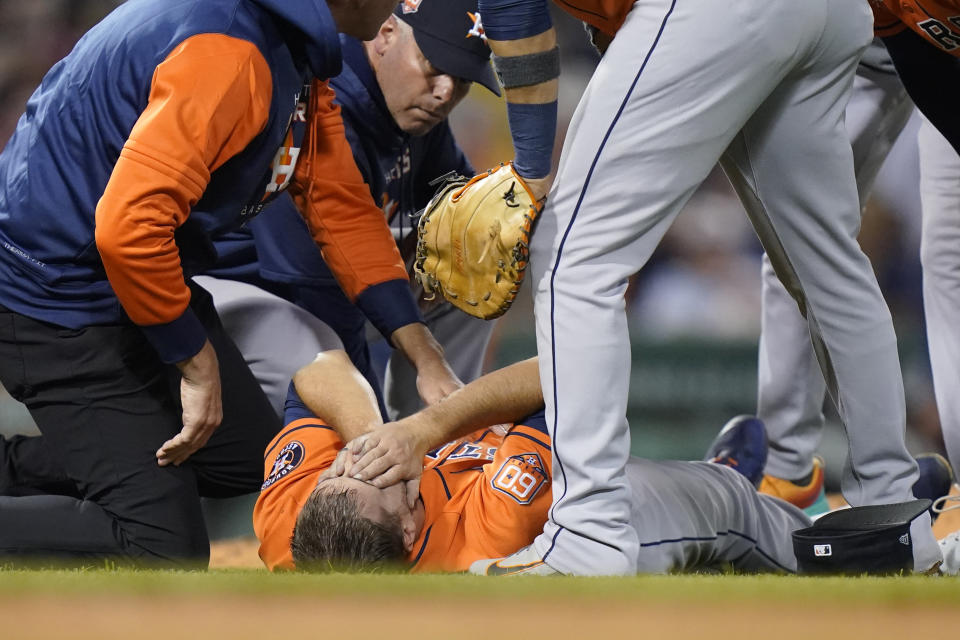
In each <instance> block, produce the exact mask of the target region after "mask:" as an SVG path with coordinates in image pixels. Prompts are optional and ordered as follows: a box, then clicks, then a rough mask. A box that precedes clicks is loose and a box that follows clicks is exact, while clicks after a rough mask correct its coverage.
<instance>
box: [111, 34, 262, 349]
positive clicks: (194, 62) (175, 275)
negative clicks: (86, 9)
mask: <svg viewBox="0 0 960 640" xmlns="http://www.w3.org/2000/svg"><path fill="white" fill-rule="evenodd" d="M272 82H273V81H272V77H271V73H270V68H269V66H268V65H267V62H266V60H265V59H264V58H263V55H262V54H261V53H260V52H259V51H258V50H257V48H256V46H254V45H253V44H252V43H250V42H247V41H245V40H241V39H238V38H233V37H230V36H225V35H222V34H200V35H196V36H193V37H191V38H188V39H187V40H185V41H183V42H182V43H181V44H180V45H179V46H178V47H177V48H176V49H174V50H173V51H172V52H171V53H170V55H169V56H168V57H167V58H166V60H164V61H163V62H162V63H161V64H160V65H158V66H157V68H156V71H155V72H154V75H153V82H152V86H151V90H150V97H149V102H148V104H147V108H146V109H145V110H144V112H143V113H142V114H141V115H140V118H139V119H138V120H137V122H136V124H135V125H134V127H133V129H132V131H131V132H130V136H129V137H128V139H127V142H126V144H124V146H123V149H122V151H121V152H120V157H119V159H118V160H117V164H116V165H115V166H114V169H113V173H112V174H111V176H110V180H109V182H108V183H107V187H106V189H105V191H104V193H103V196H102V197H101V199H100V202H99V203H98V205H97V210H96V243H97V248H98V250H99V251H100V255H101V258H102V260H103V264H104V267H105V269H106V272H107V277H108V278H109V280H110V284H111V286H112V287H113V289H114V291H115V292H116V295H117V298H118V299H119V300H120V304H122V305H123V308H124V310H126V312H127V314H128V315H129V316H130V318H131V319H132V320H133V321H134V322H135V323H137V324H139V325H142V326H145V327H146V328H147V329H149V330H147V331H146V333H147V337H148V338H150V339H151V342H152V343H153V344H154V346H155V347H157V349H158V351H159V352H160V355H161V357H162V358H163V360H164V361H165V362H176V361H179V360H183V359H185V358H187V357H190V356H192V355H194V354H195V353H196V352H197V351H199V350H200V348H201V347H202V346H203V343H204V341H205V339H206V336H205V334H204V332H203V329H202V327H201V326H200V324H199V321H197V320H196V318H195V317H194V316H193V314H192V312H190V310H189V308H188V304H189V302H190V291H189V290H188V289H187V286H186V284H185V282H184V278H183V271H182V269H181V266H180V256H179V252H178V250H177V246H176V244H175V242H174V237H173V234H174V231H175V230H176V228H177V227H179V226H180V225H182V224H183V223H184V221H185V220H186V219H187V216H188V215H189V214H190V210H191V208H192V207H193V206H194V205H195V204H196V203H197V201H198V200H199V199H200V197H201V196H202V195H203V192H204V190H205V189H206V188H207V185H208V183H209V182H210V174H211V173H212V172H213V171H215V170H216V169H217V168H218V167H220V166H221V165H222V164H223V163H224V162H226V161H227V160H229V159H230V158H231V157H233V156H234V155H236V154H237V153H239V152H240V151H241V150H243V149H244V148H245V147H246V146H247V145H248V144H249V143H250V141H251V140H252V139H253V138H254V137H256V136H257V135H258V134H259V133H260V131H262V130H263V128H264V126H265V125H266V123H267V120H268V117H269V111H270V101H271V97H272V91H273V89H272Z"/></svg>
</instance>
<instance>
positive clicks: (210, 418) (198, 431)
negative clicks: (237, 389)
mask: <svg viewBox="0 0 960 640" xmlns="http://www.w3.org/2000/svg"><path fill="white" fill-rule="evenodd" d="M177 367H178V368H179V369H180V372H181V373H182V374H183V378H182V379H181V380H180V402H181V404H182V405H183V429H181V430H180V433H178V434H177V435H175V436H174V437H172V438H170V439H169V440H167V441H166V442H164V443H163V444H162V445H161V446H160V449H158V450H157V463H158V464H159V465H160V466H161V467H164V466H166V465H168V464H173V465H179V464H181V463H183V462H184V461H186V459H187V458H189V457H190V456H191V455H193V454H194V453H195V452H196V451H197V450H199V449H200V448H201V447H203V446H204V445H205V444H207V441H208V440H209V439H210V436H212V435H213V432H214V431H215V430H216V429H217V427H218V426H220V422H221V421H222V420H223V398H222V395H221V391H220V368H219V364H218V362H217V354H216V352H215V351H214V350H213V345H211V344H210V341H209V340H208V341H207V342H206V343H204V345H203V348H201V349H200V351H199V352H198V353H197V354H196V355H194V356H192V357H190V358H187V359H186V360H183V361H182V362H178V363H177Z"/></svg>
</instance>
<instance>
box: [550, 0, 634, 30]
mask: <svg viewBox="0 0 960 640" xmlns="http://www.w3.org/2000/svg"><path fill="white" fill-rule="evenodd" d="M555 1H556V3H557V6H558V7H560V8H561V9H563V10H564V11H566V12H567V13H569V14H570V15H572V16H573V17H575V18H577V19H578V20H582V21H583V22H586V23H587V24H591V25H593V26H595V27H596V28H597V29H599V30H600V31H602V32H603V33H605V34H607V35H608V36H614V35H616V33H617V31H619V29H620V27H621V26H622V25H623V21H624V20H626V19H627V14H628V13H630V9H632V8H633V2H632V1H631V0H555Z"/></svg>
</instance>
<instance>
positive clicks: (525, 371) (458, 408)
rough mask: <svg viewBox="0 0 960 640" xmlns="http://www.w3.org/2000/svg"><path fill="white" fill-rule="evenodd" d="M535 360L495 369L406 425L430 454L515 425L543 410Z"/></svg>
mask: <svg viewBox="0 0 960 640" xmlns="http://www.w3.org/2000/svg"><path fill="white" fill-rule="evenodd" d="M538 367H539V365H538V362H537V358H530V359H529V360H524V361H522V362H518V363H516V364H513V365H510V366H508V367H504V368H503V369H498V370H497V371H494V372H492V373H488V374H487V375H485V376H482V377H480V378H478V379H476V380H474V381H473V382H471V383H470V384H468V385H466V386H465V387H463V388H462V389H459V390H457V391H455V392H453V393H451V394H450V395H449V396H447V397H446V398H445V399H444V400H443V402H439V403H437V404H435V405H432V406H429V407H427V408H425V409H423V410H421V411H420V412H418V413H417V414H415V415H414V416H411V417H410V418H407V419H406V420H403V421H401V422H400V423H398V424H401V423H403V422H409V423H410V424H411V428H413V429H415V430H416V431H417V434H416V436H417V439H418V440H419V441H420V442H421V443H422V445H421V448H422V449H424V450H429V449H432V448H434V447H437V446H439V445H442V444H444V443H446V442H450V441H451V440H455V439H457V438H461V437H463V436H466V435H468V434H470V433H472V432H473V431H476V430H477V429H480V428H483V427H489V426H492V425H495V424H503V423H507V422H515V421H517V420H519V419H520V418H523V417H524V416H526V415H529V414H531V413H533V412H535V411H537V410H539V409H540V408H541V407H542V406H543V393H542V391H541V389H540V371H539V368H538Z"/></svg>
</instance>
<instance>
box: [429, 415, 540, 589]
mask: <svg viewBox="0 0 960 640" xmlns="http://www.w3.org/2000/svg"><path fill="white" fill-rule="evenodd" d="M491 444H497V443H496V442H493V443H491V442H490V441H487V440H481V441H474V442H470V443H466V442H464V443H461V444H460V445H459V446H458V447H457V448H455V449H454V450H453V451H451V452H450V453H448V454H447V458H446V459H445V460H441V461H440V462H439V463H438V464H434V465H430V467H429V468H428V469H426V470H425V471H424V476H423V480H422V481H421V489H420V492H421V496H422V497H423V500H424V505H425V509H426V511H427V514H428V518H429V520H428V522H426V523H425V526H424V530H423V531H422V532H421V534H420V539H419V540H417V541H416V542H415V543H414V546H413V551H412V552H411V558H410V559H411V562H412V568H411V571H413V572H433V571H465V570H466V569H468V568H469V567H470V564H471V563H473V562H474V561H476V560H479V559H481V558H496V557H499V556H505V555H509V554H511V553H513V552H514V551H516V550H517V549H520V548H521V547H524V546H526V545H528V544H530V543H531V542H533V539H534V538H535V537H536V536H537V535H538V534H539V533H540V532H541V531H542V530H543V525H544V523H545V522H546V520H547V511H548V510H549V509H550V505H551V503H552V498H553V493H552V491H551V478H552V474H551V449H550V439H549V437H548V436H547V435H546V433H544V431H543V430H541V429H536V428H532V427H529V426H525V425H517V426H515V427H513V428H512V429H511V430H510V432H509V433H508V434H507V435H506V436H504V438H503V441H502V443H499V447H497V448H496V451H495V452H494V453H493V454H492V460H489V459H488V458H489V457H490V452H491V449H490V445H491ZM471 459H472V460H475V463H474V464H473V465H468V464H466V463H467V462H468V461H469V460H471Z"/></svg>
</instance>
